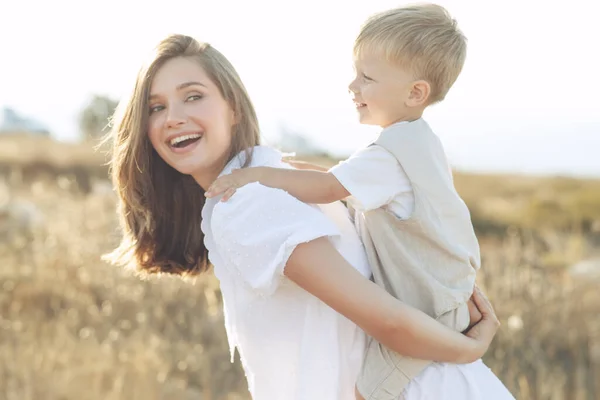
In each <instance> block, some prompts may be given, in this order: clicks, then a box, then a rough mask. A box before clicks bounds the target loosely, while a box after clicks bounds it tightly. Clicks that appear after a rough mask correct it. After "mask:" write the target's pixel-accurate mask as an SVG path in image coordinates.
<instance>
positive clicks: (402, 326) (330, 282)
mask: <svg viewBox="0 0 600 400" xmlns="http://www.w3.org/2000/svg"><path fill="white" fill-rule="evenodd" d="M284 274H285V275H286V276H287V277H288V278H289V279H291V280H292V281H294V282H295V283H296V284H298V285H299V286H301V287H302V288H304V289H305V290H306V291H308V292H310V293H312V294H313V295H315V296H316V297H318V298H319V299H321V300H322V301H323V302H325V303H326V304H328V305H329V306H330V307H331V308H333V309H334V310H336V311H338V312H339V313H341V314H343V315H344V316H346V317H347V318H348V319H350V320H352V321H353V322H354V323H356V324H357V325H358V326H360V327H361V328H362V329H363V330H364V331H365V332H366V333H367V334H369V335H370V336H372V337H374V338H375V339H376V340H377V341H379V342H380V343H382V344H384V345H385V346H387V347H389V348H390V349H392V350H394V351H396V352H397V353H400V354H402V355H405V356H409V357H413V358H420V359H425V360H434V361H439V362H454V363H468V362H473V361H475V360H477V359H479V358H480V357H481V356H483V354H484V353H485V351H486V350H487V348H488V347H489V344H490V343H491V341H492V339H493V337H494V335H495V333H496V331H497V330H498V327H499V322H498V319H497V318H496V315H495V314H494V312H493V309H492V308H491V306H490V305H489V303H487V300H486V299H485V297H483V298H482V297H481V296H482V294H481V293H478V292H476V293H475V296H474V299H475V300H476V301H477V305H478V306H479V307H480V309H481V312H482V314H483V320H482V321H481V322H480V323H479V324H477V325H476V327H477V329H474V330H473V331H474V332H472V333H473V334H472V335H468V336H473V338H471V337H468V336H465V335H463V334H461V333H457V332H454V331H452V330H451V329H450V328H447V327H446V326H444V325H442V324H441V323H439V322H437V321H435V320H434V319H433V318H431V317H429V316H428V315H427V314H425V313H423V312H421V311H419V310H417V309H415V308H412V307H410V306H408V305H406V304H404V303H402V302H401V301H399V300H397V299H395V298H394V297H392V296H391V295H390V294H388V293H387V292H386V291H385V290H383V289H382V288H381V287H379V286H377V285H376V284H374V283H373V282H371V281H369V280H368V279H366V278H364V277H363V276H362V275H361V274H360V273H359V272H358V271H356V270H355V269H354V268H352V266H350V265H349V264H348V263H347V261H346V260H345V259H344V258H343V257H342V256H341V255H340V254H339V253H338V252H337V251H336V250H335V248H334V247H333V245H332V244H331V243H330V242H329V241H328V240H327V239H326V238H319V239H315V240H313V241H311V242H308V243H304V244H300V245H298V246H297V247H296V249H295V250H294V251H293V253H292V255H291V257H290V258H289V260H288V262H287V264H286V267H285V269H284Z"/></svg>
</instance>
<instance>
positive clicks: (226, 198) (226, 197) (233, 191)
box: [221, 188, 235, 201]
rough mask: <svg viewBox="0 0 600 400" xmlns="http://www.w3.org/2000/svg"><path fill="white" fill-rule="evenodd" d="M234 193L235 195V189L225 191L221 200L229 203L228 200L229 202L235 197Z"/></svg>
mask: <svg viewBox="0 0 600 400" xmlns="http://www.w3.org/2000/svg"><path fill="white" fill-rule="evenodd" d="M234 193H235V189H234V188H229V189H227V190H226V191H225V194H224V195H223V197H222V198H221V201H227V200H229V199H230V198H231V196H233V194H234Z"/></svg>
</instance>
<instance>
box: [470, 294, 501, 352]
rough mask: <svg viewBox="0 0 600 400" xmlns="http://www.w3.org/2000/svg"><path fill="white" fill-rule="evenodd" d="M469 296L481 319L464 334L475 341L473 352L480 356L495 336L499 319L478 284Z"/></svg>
mask: <svg viewBox="0 0 600 400" xmlns="http://www.w3.org/2000/svg"><path fill="white" fill-rule="evenodd" d="M471 298H472V299H473V302H474V303H475V306H476V307H477V310H478V311H479V312H480V313H481V321H479V322H478V323H476V324H475V325H474V326H473V327H472V328H470V329H469V330H467V332H465V334H466V335H467V336H468V337H470V338H472V339H475V340H476V341H477V348H476V350H475V354H476V355H477V354H479V356H478V357H477V358H481V357H482V356H483V355H484V354H485V352H486V351H487V349H488V348H489V347H490V344H491V343H492V340H493V339H494V336H496V332H497V331H498V328H500V321H499V320H498V317H497V316H496V313H495V312H494V308H493V307H492V304H491V303H490V301H489V300H488V298H487V297H486V296H485V295H484V294H483V292H482V291H481V289H479V287H478V286H475V290H474V291H473V296H472V297H471Z"/></svg>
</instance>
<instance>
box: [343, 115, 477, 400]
mask: <svg viewBox="0 0 600 400" xmlns="http://www.w3.org/2000/svg"><path fill="white" fill-rule="evenodd" d="M374 146H378V147H379V148H381V149H385V151H387V152H389V154H390V155H391V156H393V157H394V158H395V159H396V160H397V161H396V162H397V164H398V166H399V167H400V170H401V171H402V172H403V173H404V174H405V177H406V180H407V181H408V183H409V187H408V188H409V189H410V191H407V190H404V191H400V192H398V193H397V195H396V197H395V198H392V199H389V202H388V204H387V205H386V206H388V205H392V204H394V203H396V206H395V207H394V209H392V208H390V207H385V206H384V207H379V208H376V209H365V208H364V205H365V203H367V202H368V201H367V200H365V199H366V198H367V197H368V196H366V195H364V194H363V193H365V192H366V190H365V189H367V188H368V189H369V191H371V192H377V189H376V187H374V186H373V185H372V184H369V185H366V184H365V185H361V183H360V182H356V180H354V179H353V178H352V177H356V174H351V173H346V170H348V171H357V170H361V169H364V168H363V165H365V166H366V165H368V164H369V162H370V161H369V160H368V159H366V158H363V157H361V156H360V155H358V156H357V157H353V158H351V159H349V160H348V161H346V162H344V163H341V164H339V165H338V166H336V167H334V168H332V170H331V173H332V174H333V175H335V176H336V177H337V178H338V179H339V180H340V182H341V183H342V184H343V185H344V186H345V187H346V189H348V191H349V192H350V193H351V195H352V197H350V198H349V203H350V204H351V205H355V206H357V207H356V208H357V212H356V215H355V223H356V226H357V229H358V231H359V233H360V235H361V239H362V240H363V243H364V245H365V248H366V250H367V254H368V256H369V262H370V264H371V268H372V270H373V277H374V280H375V282H376V283H377V284H378V285H380V286H382V287H384V288H386V290H387V291H388V292H389V293H391V294H392V295H394V296H395V297H397V298H399V299H401V300H402V301H403V302H405V303H407V304H410V305H412V306H414V307H416V308H419V309H420V310H422V311H424V312H426V313H427V314H429V315H431V316H432V317H434V318H437V319H438V320H440V322H443V323H444V324H445V325H447V326H449V327H450V328H452V329H454V330H457V331H463V330H464V329H466V328H467V326H468V324H469V312H468V309H467V305H466V303H467V301H468V299H469V297H470V296H471V294H472V292H473V286H474V282H475V273H476V270H477V269H479V266H480V255H479V245H478V243H477V239H476V236H475V233H474V230H473V227H472V224H471V219H470V214H469V211H468V209H467V207H466V205H465V203H464V202H463V201H462V199H461V198H460V196H459V195H458V193H457V192H456V190H455V188H454V185H453V183H452V176H451V171H450V170H449V167H448V163H447V160H446V156H445V154H444V151H443V148H442V145H441V142H440V141H439V139H438V137H437V136H436V135H435V134H434V133H433V132H432V131H431V129H430V127H429V125H428V124H427V123H426V122H425V121H424V120H423V119H418V120H416V121H412V122H403V123H398V124H394V125H392V126H390V127H388V128H386V129H385V130H383V132H382V133H381V134H380V136H379V138H378V139H377V140H376V141H375V143H374ZM387 165H388V166H389V167H392V165H391V164H387ZM378 174H379V176H381V177H389V176H392V177H394V180H393V181H388V182H387V185H388V186H389V187H395V186H398V185H400V186H402V185H405V182H404V181H402V180H401V181H398V178H401V177H402V175H399V174H398V173H397V171H396V170H394V169H389V171H386V170H379V171H378ZM382 190H385V189H382ZM355 195H356V196H355ZM407 195H409V196H407ZM407 197H411V198H412V207H410V206H411V204H410V201H407ZM397 204H404V205H406V206H407V207H410V208H412V211H411V212H410V214H409V215H408V216H407V215H405V216H399V215H398V214H397V213H395V212H394V210H398V209H399V208H398V206H397ZM405 208H406V207H405ZM427 365H429V362H426V361H421V360H412V359H407V358H404V357H402V356H399V355H398V354H396V353H393V352H392V351H390V350H388V349H386V348H384V347H383V346H381V345H380V344H379V343H377V342H374V341H372V342H371V343H370V344H369V349H368V351H367V353H366V358H365V362H364V365H363V370H362V373H361V376H360V378H359V380H358V383H357V385H358V388H359V390H360V392H361V393H362V394H363V396H364V397H365V398H367V399H369V398H374V399H380V398H381V399H385V398H387V397H383V396H384V394H385V393H388V392H389V393H391V395H390V397H389V398H390V399H395V398H397V396H398V395H399V394H400V393H401V392H402V390H403V388H404V387H406V385H407V384H408V382H409V381H410V380H411V379H412V378H414V377H416V376H417V375H418V374H419V373H420V372H421V371H422V370H423V369H424V368H425V367H426V366H427ZM371 396H372V397H371ZM394 396H395V397H394Z"/></svg>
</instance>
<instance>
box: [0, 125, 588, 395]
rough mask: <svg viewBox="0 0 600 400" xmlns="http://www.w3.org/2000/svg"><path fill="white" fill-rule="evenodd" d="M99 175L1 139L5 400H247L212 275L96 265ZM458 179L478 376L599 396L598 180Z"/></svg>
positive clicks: (88, 155)
mask: <svg viewBox="0 0 600 400" xmlns="http://www.w3.org/2000/svg"><path fill="white" fill-rule="evenodd" d="M318 161H320V162H323V163H331V162H332V161H330V160H318ZM103 162H104V157H103V156H102V154H100V153H97V152H93V151H92V150H91V148H90V146H87V145H72V146H67V145H64V144H57V143H54V142H51V141H47V142H46V141H40V140H33V139H31V140H30V139H29V138H10V137H8V138H1V139H0V265H2V267H1V268H0V400H72V399H73V400H75V399H77V400H100V399H102V400H131V399H136V400H137V399H139V400H163V399H183V400H187V399H190V400H191V399H194V400H221V399H223V400H226V399H249V396H248V394H247V391H246V390H245V387H246V385H245V380H244V376H243V373H242V372H241V368H240V366H239V364H238V363H237V362H236V363H235V364H230V363H229V356H228V350H227V341H226V337H225V332H224V329H223V321H222V314H221V298H220V293H219V289H218V282H216V280H215V279H214V277H213V276H212V274H207V275H205V276H202V277H200V278H198V279H196V280H195V281H182V280H179V279H175V278H169V277H161V278H152V279H148V280H140V279H139V278H137V277H135V276H133V275H132V274H131V273H129V272H127V271H122V270H119V269H116V268H113V267H111V266H108V265H107V264H105V263H103V262H102V261H101V260H100V256H101V254H103V253H105V252H107V251H109V250H111V249H112V248H113V246H115V244H116V243H117V241H118V238H119V232H118V230H117V224H116V215H115V199H114V194H113V193H112V191H111V190H110V186H109V185H108V182H107V181H106V179H105V177H106V168H105V167H103V166H102V165H101V164H102V163H103ZM455 179H456V185H457V188H458V190H459V192H460V193H461V195H463V197H464V198H465V200H466V202H467V203H468V205H469V206H470V208H471V210H472V212H473V219H474V223H475V225H476V227H477V231H478V235H479V238H480V241H481V246H482V256H483V268H482V272H481V274H480V276H479V283H480V285H481V286H482V287H483V289H484V290H485V291H486V293H487V294H488V295H489V297H490V299H491V300H492V302H493V303H494V306H495V308H496V310H497V313H498V315H499V317H500V319H501V322H502V328H501V330H500V332H499V334H498V335H497V337H496V339H495V341H494V343H493V346H492V348H491V349H490V351H489V352H488V353H487V354H486V356H485V361H486V363H487V364H488V365H489V366H490V368H492V370H493V371H494V372H495V373H496V374H497V375H498V376H500V378H501V379H502V380H503V381H504V382H505V383H506V385H507V386H508V387H509V389H510V390H511V391H512V393H513V394H514V395H515V397H516V398H517V399H521V400H528V399H531V400H595V399H600V290H598V289H599V288H600V272H599V271H600V261H598V266H597V267H596V274H597V275H594V272H593V271H594V270H593V268H591V269H590V271H589V272H587V273H581V274H574V273H572V269H571V268H569V267H570V266H571V265H573V264H575V263H577V262H579V261H581V260H584V259H593V258H594V257H597V255H598V250H599V249H600V239H599V238H600V233H599V231H600V222H599V221H600V182H598V181H583V180H576V179H567V178H539V177H521V176H478V175H469V174H463V173H457V175H456V178H455ZM282 400H283V399H282ZM324 400H325V399H324Z"/></svg>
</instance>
